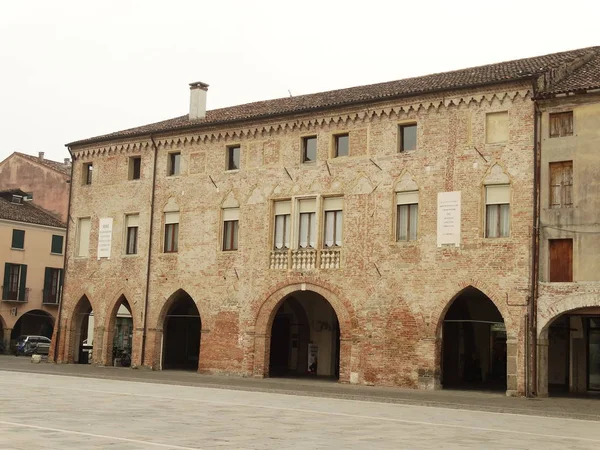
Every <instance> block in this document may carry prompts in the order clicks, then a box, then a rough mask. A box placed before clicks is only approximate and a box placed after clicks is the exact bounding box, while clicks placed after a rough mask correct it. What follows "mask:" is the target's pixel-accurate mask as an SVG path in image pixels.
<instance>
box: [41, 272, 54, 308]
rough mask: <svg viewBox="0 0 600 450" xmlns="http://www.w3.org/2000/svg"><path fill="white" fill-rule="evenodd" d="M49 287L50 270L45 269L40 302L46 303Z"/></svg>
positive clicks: (50, 280)
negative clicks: (42, 293)
mask: <svg viewBox="0 0 600 450" xmlns="http://www.w3.org/2000/svg"><path fill="white" fill-rule="evenodd" d="M51 287H52V268H51V267H46V271H45V273H44V295H43V297H42V302H47V301H48V296H49V295H50V288H51Z"/></svg>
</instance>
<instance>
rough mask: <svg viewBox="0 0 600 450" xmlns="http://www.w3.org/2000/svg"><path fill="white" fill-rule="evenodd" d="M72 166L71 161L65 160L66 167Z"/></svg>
mask: <svg viewBox="0 0 600 450" xmlns="http://www.w3.org/2000/svg"><path fill="white" fill-rule="evenodd" d="M70 165H71V159H69V158H65V166H70Z"/></svg>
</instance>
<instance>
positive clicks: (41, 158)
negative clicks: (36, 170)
mask: <svg viewBox="0 0 600 450" xmlns="http://www.w3.org/2000/svg"><path fill="white" fill-rule="evenodd" d="M38 158H39V160H40V161H43V160H44V152H38Z"/></svg>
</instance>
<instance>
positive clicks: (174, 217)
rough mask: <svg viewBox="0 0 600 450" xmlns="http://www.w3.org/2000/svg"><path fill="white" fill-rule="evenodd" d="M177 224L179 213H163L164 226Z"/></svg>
mask: <svg viewBox="0 0 600 450" xmlns="http://www.w3.org/2000/svg"><path fill="white" fill-rule="evenodd" d="M170 223H179V211H175V212H166V213H165V225H168V224H170Z"/></svg>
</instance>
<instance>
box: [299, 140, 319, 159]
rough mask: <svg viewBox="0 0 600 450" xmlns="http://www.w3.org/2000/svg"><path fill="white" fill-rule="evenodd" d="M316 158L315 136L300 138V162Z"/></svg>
mask: <svg viewBox="0 0 600 450" xmlns="http://www.w3.org/2000/svg"><path fill="white" fill-rule="evenodd" d="M316 160H317V137H316V136H309V137H305V138H302V162H303V163H309V162H315V161H316Z"/></svg>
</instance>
